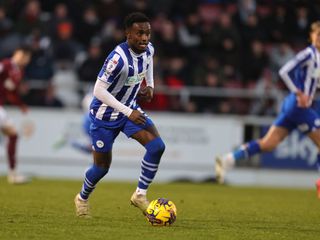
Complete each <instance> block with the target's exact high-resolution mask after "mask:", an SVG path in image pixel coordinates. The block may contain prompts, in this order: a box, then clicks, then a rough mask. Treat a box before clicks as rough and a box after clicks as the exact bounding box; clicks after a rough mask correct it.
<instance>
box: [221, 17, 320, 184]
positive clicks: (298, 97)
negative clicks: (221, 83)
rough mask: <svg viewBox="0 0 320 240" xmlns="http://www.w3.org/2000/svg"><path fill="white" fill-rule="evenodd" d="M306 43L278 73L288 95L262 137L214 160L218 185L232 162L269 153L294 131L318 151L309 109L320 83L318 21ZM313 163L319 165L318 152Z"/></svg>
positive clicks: (316, 121)
mask: <svg viewBox="0 0 320 240" xmlns="http://www.w3.org/2000/svg"><path fill="white" fill-rule="evenodd" d="M310 41H311V45H310V46H308V47H306V48H305V49H303V50H302V51H300V52H299V53H298V54H297V55H296V56H295V57H294V58H293V59H291V60H290V61H288V62H287V63H286V64H285V65H284V66H283V67H282V68H281V69H280V71H279V74H280V76H281V78H282V79H283V81H284V82H285V84H286V86H287V87H288V89H289V90H290V93H289V94H288V96H287V97H286V98H285V99H284V101H283V104H282V109H281V112H280V113H279V115H278V117H277V118H276V120H275V121H274V123H273V124H272V126H271V127H270V129H269V130H268V132H267V133H266V135H265V136H264V137H262V138H261V139H258V140H253V141H250V142H249V143H247V144H244V145H242V146H241V147H240V148H239V149H237V150H235V151H234V152H231V153H228V154H225V155H223V156H221V157H220V156H219V157H217V158H216V163H215V172H216V178H217V181H218V182H220V183H223V182H224V176H225V172H226V170H228V169H230V168H231V167H233V166H234V164H235V161H238V160H240V159H243V158H248V157H251V156H253V155H255V154H257V153H261V152H265V151H272V150H273V149H274V148H275V147H276V146H277V145H278V144H280V143H281V141H282V140H283V139H284V138H285V137H287V136H288V134H289V133H290V132H291V131H292V130H293V129H296V128H297V129H299V130H300V131H301V132H302V133H304V134H306V135H307V136H308V137H310V139H311V140H312V141H313V142H314V143H315V145H316V146H317V148H318V149H319V151H320V130H319V128H320V117H319V114H318V113H317V112H316V111H315V110H314V109H312V108H311V104H312V102H313V99H314V96H315V92H316V88H317V86H318V84H319V81H320V21H316V22H314V23H312V24H311V27H310ZM317 162H318V165H319V166H320V153H318V156H317Z"/></svg>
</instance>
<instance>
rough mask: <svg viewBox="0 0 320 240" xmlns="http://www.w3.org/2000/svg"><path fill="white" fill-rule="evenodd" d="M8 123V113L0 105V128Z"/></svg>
mask: <svg viewBox="0 0 320 240" xmlns="http://www.w3.org/2000/svg"><path fill="white" fill-rule="evenodd" d="M8 125H10V120H9V118H8V114H7V112H6V110H4V108H3V107H2V106H0V128H3V127H4V126H8Z"/></svg>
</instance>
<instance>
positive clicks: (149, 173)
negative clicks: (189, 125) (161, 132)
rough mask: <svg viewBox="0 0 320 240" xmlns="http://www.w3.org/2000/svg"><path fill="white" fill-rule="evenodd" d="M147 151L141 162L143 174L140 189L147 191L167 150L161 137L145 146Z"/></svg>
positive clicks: (141, 174) (139, 184)
mask: <svg viewBox="0 0 320 240" xmlns="http://www.w3.org/2000/svg"><path fill="white" fill-rule="evenodd" d="M144 147H145V148H146V150H147V152H146V154H145V155H144V158H143V160H142V162H141V173H140V177H139V183H138V189H137V190H139V189H141V190H143V189H144V190H146V189H148V187H149V185H150V184H151V182H152V180H153V178H154V176H155V175H156V173H157V170H158V165H159V163H160V159H161V156H162V154H163V152H164V150H165V145H164V142H163V141H162V139H161V138H160V137H158V138H155V139H153V140H152V141H150V142H148V143H147V144H146V145H145V146H144Z"/></svg>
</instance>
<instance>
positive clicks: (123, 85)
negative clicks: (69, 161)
mask: <svg viewBox="0 0 320 240" xmlns="http://www.w3.org/2000/svg"><path fill="white" fill-rule="evenodd" d="M124 25H125V33H126V41H125V42H123V43H121V44H119V45H118V46H116V48H115V49H114V50H113V51H112V52H111V53H110V54H109V56H108V57H107V59H106V60H105V62H104V64H103V66H102V69H101V71H100V73H99V74H98V77H97V80H96V83H95V86H94V90H93V94H94V98H93V100H92V102H91V106H90V117H91V121H92V123H91V127H90V134H91V138H92V145H93V165H92V166H91V168H90V169H89V170H88V171H87V172H86V173H85V179H84V183H83V186H82V189H81V191H80V193H79V194H77V195H76V197H75V199H74V202H75V206H76V214H77V215H78V216H90V213H89V204H88V198H89V196H90V194H91V192H92V191H93V190H94V188H95V186H96V184H97V183H98V182H99V180H100V179H101V178H103V177H104V176H105V175H106V174H107V172H108V171H109V168H110V165H111V159H112V145H113V142H114V140H115V139H116V137H117V136H118V134H119V133H120V131H121V132H123V133H125V134H126V135H127V137H130V138H133V139H134V140H136V141H138V142H139V143H140V144H141V145H143V146H144V148H145V149H146V153H145V155H144V157H143V159H142V161H141V174H140V177H139V181H138V186H137V189H136V191H135V192H134V193H133V194H132V196H131V203H132V204H133V205H134V206H136V207H138V208H139V209H140V210H141V211H142V212H143V213H145V210H146V209H147V207H148V205H149V202H148V200H147V197H146V194H147V190H148V187H149V185H150V184H151V183H152V180H153V179H154V177H155V175H156V173H157V170H158V165H159V163H160V158H161V156H162V154H163V152H164V150H165V144H164V142H163V141H162V139H161V137H160V135H159V133H158V131H157V129H156V127H155V125H154V123H153V122H152V120H151V119H150V118H149V117H148V116H147V115H146V114H145V113H144V112H143V111H142V109H141V108H140V107H139V105H138V104H137V102H136V100H137V97H138V96H139V97H140V98H141V99H143V100H146V101H151V99H152V97H153V88H154V83H153V54H154V48H153V46H152V44H151V43H150V42H149V40H150V36H151V26H150V21H149V19H148V18H147V17H146V16H145V15H144V14H142V13H139V12H136V13H131V14H129V15H128V16H127V17H126V18H125V22H124ZM143 81H145V82H146V87H144V88H141V90H139V89H140V86H141V83H142V82H143Z"/></svg>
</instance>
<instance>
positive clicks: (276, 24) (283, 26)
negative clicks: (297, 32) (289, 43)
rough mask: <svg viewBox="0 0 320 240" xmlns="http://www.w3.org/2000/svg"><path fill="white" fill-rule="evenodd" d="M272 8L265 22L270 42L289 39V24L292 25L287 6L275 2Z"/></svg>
mask: <svg viewBox="0 0 320 240" xmlns="http://www.w3.org/2000/svg"><path fill="white" fill-rule="evenodd" d="M272 10H273V11H272V14H271V16H270V19H269V20H268V23H267V29H268V32H269V34H270V40H271V41H272V42H279V41H284V40H286V39H289V36H290V35H291V32H290V31H291V29H290V26H292V23H291V21H290V16H289V13H288V7H287V6H285V5H284V4H275V5H274V6H273V9H272Z"/></svg>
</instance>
